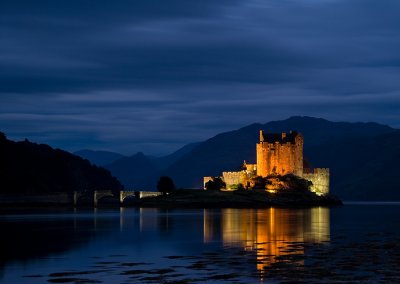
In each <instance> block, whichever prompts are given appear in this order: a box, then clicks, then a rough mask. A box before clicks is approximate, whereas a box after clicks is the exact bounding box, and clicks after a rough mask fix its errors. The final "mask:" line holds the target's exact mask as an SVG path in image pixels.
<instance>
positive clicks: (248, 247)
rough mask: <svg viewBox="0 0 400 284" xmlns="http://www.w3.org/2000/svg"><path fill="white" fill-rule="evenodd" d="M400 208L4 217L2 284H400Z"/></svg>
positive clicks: (1, 218) (363, 205)
mask: <svg viewBox="0 0 400 284" xmlns="http://www.w3.org/2000/svg"><path fill="white" fill-rule="evenodd" d="M399 213H400V204H399V203H352V204H346V205H345V206H343V207H338V208H332V209H329V208H323V207H317V208H308V209H278V208H269V209H193V210H189V209H186V210H183V209H179V210H161V209H151V208H148V209H138V208H129V209H126V208H125V209H113V210H105V209H103V210H102V209H94V210H75V211H74V210H65V211H63V210H57V211H45V210H42V211H31V212H25V213H23V214H22V213H12V212H7V214H5V213H3V214H1V215H0V225H1V233H0V241H1V242H0V249H1V256H0V283H204V282H211V283H278V282H285V281H301V280H304V281H305V282H307V283H310V282H311V283H312V282H315V283H320V282H338V283H347V282H351V281H353V282H358V281H360V282H371V283H375V282H380V281H382V282H399V281H400V272H398V267H399V265H400V242H399V241H400V230H399V229H400V214H399Z"/></svg>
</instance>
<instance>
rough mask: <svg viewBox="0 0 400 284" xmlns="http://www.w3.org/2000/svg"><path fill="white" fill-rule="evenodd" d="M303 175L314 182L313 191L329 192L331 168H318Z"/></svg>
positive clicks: (321, 193) (319, 192)
mask: <svg viewBox="0 0 400 284" xmlns="http://www.w3.org/2000/svg"><path fill="white" fill-rule="evenodd" d="M301 176H302V177H303V178H304V179H306V180H309V181H311V182H312V183H313V185H312V186H311V191H313V192H315V193H316V194H318V195H324V194H327V193H329V169H327V168H316V169H314V170H313V171H312V172H309V173H308V172H307V173H303V174H302V175H301Z"/></svg>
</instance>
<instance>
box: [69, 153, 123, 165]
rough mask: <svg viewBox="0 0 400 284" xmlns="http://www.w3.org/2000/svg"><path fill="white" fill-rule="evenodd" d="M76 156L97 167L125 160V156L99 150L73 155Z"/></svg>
mask: <svg viewBox="0 0 400 284" xmlns="http://www.w3.org/2000/svg"><path fill="white" fill-rule="evenodd" d="M73 154H74V155H76V156H79V157H81V158H84V159H86V160H89V161H90V162H91V163H92V164H95V165H96V166H101V167H102V166H105V165H108V164H111V163H112V162H114V161H116V160H118V159H121V158H124V157H125V156H124V155H121V154H119V153H115V152H110V151H99V150H88V149H84V150H79V151H76V152H74V153H73Z"/></svg>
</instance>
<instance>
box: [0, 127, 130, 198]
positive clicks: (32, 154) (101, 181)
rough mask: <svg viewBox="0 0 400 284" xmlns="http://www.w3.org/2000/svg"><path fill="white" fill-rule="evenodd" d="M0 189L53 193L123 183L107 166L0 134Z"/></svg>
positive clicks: (117, 185) (115, 185)
mask: <svg viewBox="0 0 400 284" xmlns="http://www.w3.org/2000/svg"><path fill="white" fill-rule="evenodd" d="M0 157H1V158H0V192H1V193H53V192H73V191H76V190H80V191H83V190H88V191H92V190H101V189H108V190H110V189H112V190H115V191H118V190H119V189H121V187H122V185H121V184H120V183H119V182H118V180H117V179H116V178H114V177H112V176H111V174H110V172H109V171H107V170H106V169H103V168H99V167H96V166H93V165H91V164H90V162H89V161H87V160H84V159H82V158H80V157H78V156H75V155H72V154H70V153H68V152H66V151H63V150H59V149H53V148H51V147H50V146H48V145H44V144H40V145H39V144H36V143H32V142H29V141H28V140H25V141H23V142H13V141H10V140H7V139H6V137H5V135H4V134H3V133H1V135H0Z"/></svg>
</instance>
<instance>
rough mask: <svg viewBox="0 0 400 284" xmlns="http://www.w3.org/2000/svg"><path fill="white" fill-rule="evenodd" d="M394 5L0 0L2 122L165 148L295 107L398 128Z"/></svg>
mask: <svg viewBox="0 0 400 284" xmlns="http://www.w3.org/2000/svg"><path fill="white" fill-rule="evenodd" d="M399 11H400V1H398V0H379V1H377V0H201V1H199V0H136V1H131V0H129V1H128V0H114V1H109V0H96V1H93V0H57V1H54V0H35V1H32V0H1V1H0V131H2V132H4V133H5V134H6V135H7V137H8V138H10V139H13V140H21V139H24V138H28V139H29V140H30V141H34V142H38V143H46V144H49V145H51V146H53V147H56V148H62V149H65V150H68V151H76V150H80V149H93V150H110V151H115V152H119V153H122V154H126V155H130V154H134V153H136V152H138V151H142V152H144V153H145V154H152V155H164V154H168V153H170V152H172V151H174V150H177V149H178V148H180V147H181V146H183V145H185V144H187V143H191V142H198V141H203V140H206V139H208V138H210V137H212V136H214V135H216V134H218V133H221V132H225V131H230V130H233V129H237V128H240V127H243V126H246V125H248V124H251V123H255V122H260V123H266V122H268V121H272V120H280V119H286V118H288V117H290V116H295V115H301V116H314V117H321V118H325V119H329V120H332V121H351V122H353V121H374V122H378V123H382V124H387V125H390V126H392V127H396V128H400V17H399V16H398V15H399Z"/></svg>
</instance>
